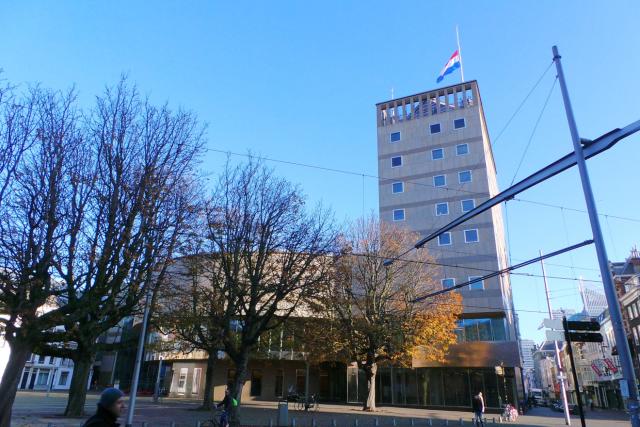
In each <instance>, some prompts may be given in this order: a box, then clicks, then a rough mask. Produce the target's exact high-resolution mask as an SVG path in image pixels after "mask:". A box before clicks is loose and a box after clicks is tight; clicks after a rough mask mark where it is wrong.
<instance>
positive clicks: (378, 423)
mask: <svg viewBox="0 0 640 427" xmlns="http://www.w3.org/2000/svg"><path fill="white" fill-rule="evenodd" d="M373 427H380V421H378V418H374V420H373Z"/></svg>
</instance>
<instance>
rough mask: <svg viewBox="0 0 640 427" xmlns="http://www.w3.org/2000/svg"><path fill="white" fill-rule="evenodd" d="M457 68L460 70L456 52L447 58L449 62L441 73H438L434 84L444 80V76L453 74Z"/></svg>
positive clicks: (458, 54) (458, 56) (457, 52)
mask: <svg viewBox="0 0 640 427" xmlns="http://www.w3.org/2000/svg"><path fill="white" fill-rule="evenodd" d="M458 68H460V53H459V51H457V50H456V51H455V52H453V55H451V58H449V61H447V63H446V64H445V66H444V68H443V69H442V71H440V75H439V76H438V80H436V83H440V82H441V81H442V79H444V76H446V75H447V74H451V73H453V72H454V71H455V70H457V69H458Z"/></svg>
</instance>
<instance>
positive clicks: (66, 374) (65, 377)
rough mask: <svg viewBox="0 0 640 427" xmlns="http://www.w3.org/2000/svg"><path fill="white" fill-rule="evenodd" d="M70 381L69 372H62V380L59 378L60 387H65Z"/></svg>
mask: <svg viewBox="0 0 640 427" xmlns="http://www.w3.org/2000/svg"><path fill="white" fill-rule="evenodd" d="M68 380H69V371H62V372H60V378H58V385H62V386H65V385H67V381H68Z"/></svg>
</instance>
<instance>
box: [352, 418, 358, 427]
mask: <svg viewBox="0 0 640 427" xmlns="http://www.w3.org/2000/svg"><path fill="white" fill-rule="evenodd" d="M353 427H358V419H357V418H355V419H354V420H353Z"/></svg>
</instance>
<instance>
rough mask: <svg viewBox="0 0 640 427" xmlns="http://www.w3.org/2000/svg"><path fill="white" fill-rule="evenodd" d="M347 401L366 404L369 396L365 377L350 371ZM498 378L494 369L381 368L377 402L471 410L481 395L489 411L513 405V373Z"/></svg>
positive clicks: (360, 372) (355, 370)
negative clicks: (473, 403) (474, 401)
mask: <svg viewBox="0 0 640 427" xmlns="http://www.w3.org/2000/svg"><path fill="white" fill-rule="evenodd" d="M347 371H348V373H347V388H348V390H349V393H348V401H349V402H351V403H356V402H363V401H364V399H366V395H367V383H366V381H365V377H364V373H363V372H362V371H359V370H358V369H357V368H355V367H350V368H348V369H347ZM505 373H506V375H505V376H504V377H503V376H498V375H496V372H495V369H494V368H416V369H412V368H378V374H377V375H376V402H377V403H378V404H381V405H384V404H388V405H407V406H425V407H458V408H470V407H471V397H472V396H473V395H474V394H476V393H478V392H479V391H481V392H482V394H483V396H485V404H486V406H487V407H488V408H499V407H500V405H501V404H502V403H503V402H504V401H505V396H506V401H507V402H511V403H513V402H514V400H513V396H514V386H515V382H514V369H513V368H505Z"/></svg>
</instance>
